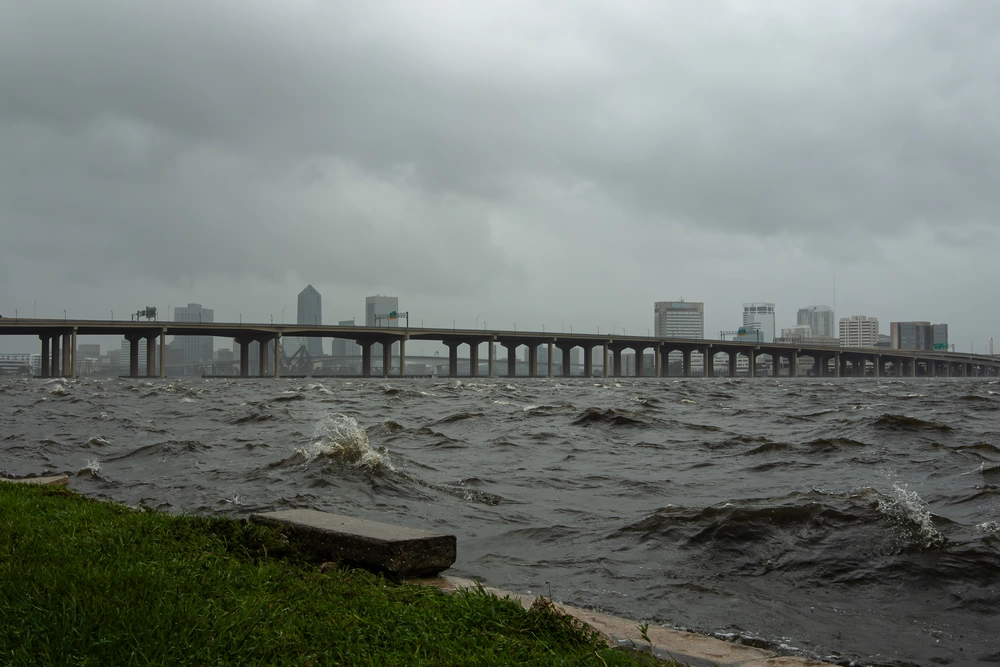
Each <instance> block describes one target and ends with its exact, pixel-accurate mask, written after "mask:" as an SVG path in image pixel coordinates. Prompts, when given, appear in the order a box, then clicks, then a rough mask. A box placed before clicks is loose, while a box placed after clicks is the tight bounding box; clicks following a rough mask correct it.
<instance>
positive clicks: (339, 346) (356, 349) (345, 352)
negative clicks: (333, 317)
mask: <svg viewBox="0 0 1000 667" xmlns="http://www.w3.org/2000/svg"><path fill="white" fill-rule="evenodd" d="M337 324H339V325H340V326H342V327H353V326H355V324H354V320H341V321H340V322H337ZM333 356H335V357H360V356H361V346H360V345H358V343H357V341H355V340H352V339H350V338H334V339H333ZM343 361H344V360H338V363H342V362H343Z"/></svg>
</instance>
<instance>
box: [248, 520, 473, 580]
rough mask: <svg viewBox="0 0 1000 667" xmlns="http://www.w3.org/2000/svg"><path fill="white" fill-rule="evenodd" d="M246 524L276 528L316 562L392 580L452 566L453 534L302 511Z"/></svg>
mask: <svg viewBox="0 0 1000 667" xmlns="http://www.w3.org/2000/svg"><path fill="white" fill-rule="evenodd" d="M250 520H251V521H253V522H255V523H260V524H264V525H268V526H274V527H276V528H281V529H282V530H283V531H284V532H285V534H286V535H287V536H288V538H289V540H292V541H294V542H296V543H297V544H299V545H300V546H302V547H304V548H305V549H306V550H307V551H309V552H310V553H312V554H313V556H314V557H315V558H316V559H317V560H318V561H321V562H325V561H340V562H343V563H347V564H351V565H356V566H359V567H363V568H365V569H368V570H375V571H378V572H383V573H385V574H387V575H389V576H390V577H393V578H396V579H398V578H402V577H415V576H425V575H431V574H437V573H438V572H441V571H443V570H446V569H448V568H449V567H451V565H452V564H453V563H454V562H455V552H456V540H455V536H454V535H446V534H444V533H432V532H429V531H426V530H417V529H415V528H405V527H402V526H393V525H389V524H386V523H378V522H375V521H365V520H363V519H355V518H353V517H348V516H341V515H339V514H330V513H328V512H319V511H316V510H304V509H301V510H284V511H280V512H265V513H263V514H253V515H251V517H250Z"/></svg>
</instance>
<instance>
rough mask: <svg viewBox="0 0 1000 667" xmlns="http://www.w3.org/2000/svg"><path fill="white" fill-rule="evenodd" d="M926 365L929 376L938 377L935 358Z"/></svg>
mask: <svg viewBox="0 0 1000 667" xmlns="http://www.w3.org/2000/svg"><path fill="white" fill-rule="evenodd" d="M926 366H927V376H928V377H937V362H936V361H934V360H933V359H929V360H928V361H927V364H926Z"/></svg>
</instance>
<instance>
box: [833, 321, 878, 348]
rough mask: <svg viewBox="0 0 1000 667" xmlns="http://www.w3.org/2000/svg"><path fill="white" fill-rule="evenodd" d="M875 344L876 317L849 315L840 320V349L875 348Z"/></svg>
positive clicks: (876, 336) (876, 341)
mask: <svg viewBox="0 0 1000 667" xmlns="http://www.w3.org/2000/svg"><path fill="white" fill-rule="evenodd" d="M877 344H878V318H877V317H867V316H865V315H851V316H850V317H841V318H840V347H875V346H876V345H877Z"/></svg>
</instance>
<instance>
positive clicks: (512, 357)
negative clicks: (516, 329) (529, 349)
mask: <svg viewBox="0 0 1000 667" xmlns="http://www.w3.org/2000/svg"><path fill="white" fill-rule="evenodd" d="M501 345H502V347H504V348H505V349H506V350H507V377H517V343H501Z"/></svg>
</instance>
